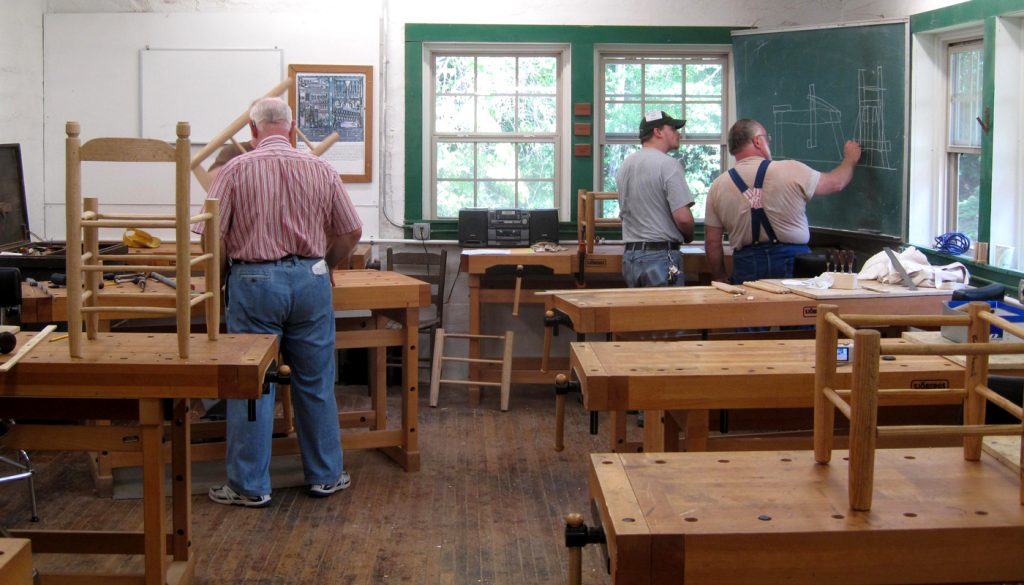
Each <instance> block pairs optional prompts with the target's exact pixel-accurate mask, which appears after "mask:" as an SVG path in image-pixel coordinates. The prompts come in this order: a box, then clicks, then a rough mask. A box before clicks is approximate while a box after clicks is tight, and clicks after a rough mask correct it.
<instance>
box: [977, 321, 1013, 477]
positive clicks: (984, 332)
mask: <svg viewBox="0 0 1024 585" xmlns="http://www.w3.org/2000/svg"><path fill="white" fill-rule="evenodd" d="M990 310H991V309H990V308H989V306H988V304H986V303H971V304H970V305H968V307H967V314H968V315H969V316H970V318H971V321H970V324H969V325H968V326H967V341H968V342H969V343H988V341H989V331H990V325H989V323H988V321H986V320H984V319H982V318H981V317H980V314H981V313H983V312H988V311H990ZM965 357H966V360H967V361H966V363H965V365H966V368H965V370H964V388H965V389H966V390H967V396H966V398H965V399H964V424H965V425H980V424H984V423H985V405H986V404H987V401H986V399H985V397H984V396H982V395H981V394H979V393H978V392H977V391H975V387H977V386H978V385H979V384H981V385H987V384H988V354H975V355H968V356H965ZM982 438H983V437H981V436H975V437H971V436H966V435H965V436H964V459H965V460H966V461H977V460H979V459H981V444H982ZM1022 479H1024V477H1022Z"/></svg>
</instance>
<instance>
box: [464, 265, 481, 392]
mask: <svg viewBox="0 0 1024 585" xmlns="http://www.w3.org/2000/svg"><path fill="white" fill-rule="evenodd" d="M480 309H481V308H480V277H479V276H475V275H472V274H471V275H470V276H469V334H470V335H480ZM469 359H470V360H478V359H480V340H479V339H476V338H470V339H469ZM480 370H481V367H480V364H478V363H475V362H473V361H470V362H469V378H468V379H469V380H480V379H481V374H480ZM467 388H468V390H469V404H470V406H478V405H479V404H480V386H467Z"/></svg>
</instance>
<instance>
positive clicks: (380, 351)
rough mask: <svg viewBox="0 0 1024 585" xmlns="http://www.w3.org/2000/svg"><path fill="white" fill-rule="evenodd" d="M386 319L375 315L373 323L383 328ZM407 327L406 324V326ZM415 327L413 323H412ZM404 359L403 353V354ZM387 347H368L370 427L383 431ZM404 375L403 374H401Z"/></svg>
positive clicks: (386, 419) (386, 392) (406, 365)
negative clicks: (371, 407)
mask: <svg viewBox="0 0 1024 585" xmlns="http://www.w3.org/2000/svg"><path fill="white" fill-rule="evenodd" d="M386 323H387V319H386V318H385V317H383V316H382V315H375V316H374V319H373V325H374V327H375V328H377V329H383V328H384V327H385V324H386ZM406 327H408V326H406ZM413 327H415V325H413ZM403 359H404V354H403ZM387 362H388V348H386V347H371V348H370V363H371V366H370V369H371V370H372V372H371V374H370V376H369V378H370V380H369V382H370V396H371V397H372V401H373V414H374V423H373V426H372V427H371V428H372V429H373V430H375V431H383V430H385V429H387V428H388V363H387ZM408 365H409V364H408V362H405V361H403V362H402V368H403V370H404V369H405V368H407V367H408ZM403 375H404V374H403Z"/></svg>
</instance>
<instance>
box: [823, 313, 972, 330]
mask: <svg viewBox="0 0 1024 585" xmlns="http://www.w3.org/2000/svg"><path fill="white" fill-rule="evenodd" d="M843 320H844V321H846V322H847V323H849V324H850V325H853V326H855V327H864V326H872V327H884V326H887V325H899V326H901V327H908V326H910V327H939V326H941V325H966V324H967V323H968V321H969V320H970V317H968V316H967V315H861V314H856V315H852V314H851V315H843Z"/></svg>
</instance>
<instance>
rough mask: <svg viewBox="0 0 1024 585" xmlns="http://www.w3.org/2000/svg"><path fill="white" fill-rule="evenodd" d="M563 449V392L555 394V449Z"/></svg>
mask: <svg viewBox="0 0 1024 585" xmlns="http://www.w3.org/2000/svg"><path fill="white" fill-rule="evenodd" d="M564 449H565V394H556V395H555V451H558V452H561V451H563V450H564Z"/></svg>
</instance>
